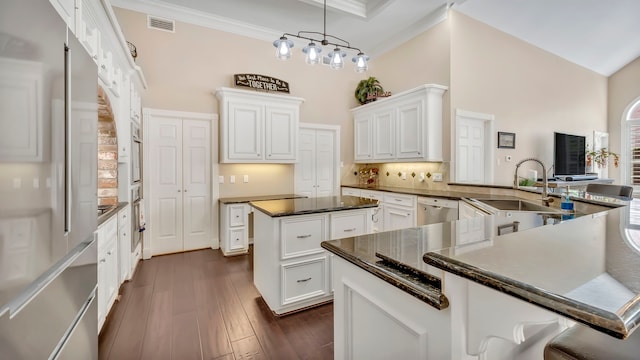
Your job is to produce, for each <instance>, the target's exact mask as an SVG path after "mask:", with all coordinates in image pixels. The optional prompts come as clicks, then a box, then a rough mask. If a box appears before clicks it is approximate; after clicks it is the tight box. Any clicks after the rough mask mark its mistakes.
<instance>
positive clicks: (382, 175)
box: [343, 162, 449, 190]
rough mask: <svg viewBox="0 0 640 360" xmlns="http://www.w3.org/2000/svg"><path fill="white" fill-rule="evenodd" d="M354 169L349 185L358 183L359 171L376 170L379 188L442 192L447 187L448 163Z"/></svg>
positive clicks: (363, 166)
mask: <svg viewBox="0 0 640 360" xmlns="http://www.w3.org/2000/svg"><path fill="white" fill-rule="evenodd" d="M354 167H355V169H354V170H353V172H352V175H351V176H350V177H351V179H350V180H352V181H350V182H349V183H351V184H358V183H359V179H360V175H359V174H356V173H358V172H359V170H361V169H371V168H377V169H378V180H377V183H378V185H379V186H393V187H404V188H412V189H433V190H444V189H447V187H448V186H447V183H448V181H449V163H448V162H442V163H440V162H438V163H435V162H419V163H382V164H356V165H355V166H354ZM421 173H422V174H424V179H421V176H420V175H421ZM434 174H435V175H434ZM437 174H440V175H441V177H442V181H435V180H436V178H437ZM343 179H344V177H343Z"/></svg>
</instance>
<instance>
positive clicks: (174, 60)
mask: <svg viewBox="0 0 640 360" xmlns="http://www.w3.org/2000/svg"><path fill="white" fill-rule="evenodd" d="M114 11H115V13H116V15H117V17H118V21H119V23H120V26H121V28H122V31H123V33H124V34H125V38H126V39H127V40H128V41H130V42H132V43H134V44H135V46H136V47H137V50H138V58H137V59H136V63H137V64H138V65H140V66H141V67H142V70H143V72H144V75H145V77H146V79H147V82H148V85H149V89H147V90H146V91H145V92H144V93H143V94H142V103H143V106H144V107H149V108H156V109H168V110H180V111H192V112H205V113H218V103H217V100H216V98H215V96H214V95H213V92H214V91H215V89H217V88H220V87H229V86H231V85H232V80H233V74H236V73H256V74H263V75H269V76H273V77H276V78H279V79H282V80H284V81H288V82H289V86H290V89H291V95H292V96H297V97H302V98H304V99H305V102H304V104H303V105H302V107H301V118H300V121H302V122H306V123H321V124H330V125H340V126H341V129H340V130H341V148H342V149H343V151H342V154H341V156H342V161H344V163H345V167H344V168H343V172H344V173H345V174H348V173H349V172H350V171H351V168H352V165H351V164H352V163H353V145H352V139H353V124H352V120H351V118H350V113H349V111H348V110H349V109H350V108H353V107H355V106H357V105H358V104H357V102H356V100H355V98H354V95H353V93H354V90H355V87H356V85H357V83H358V81H360V80H361V79H363V78H365V77H367V76H368V75H366V74H365V75H363V74H357V73H355V72H354V71H353V66H351V65H352V64H351V63H350V61H351V60H350V58H349V64H347V65H346V66H345V68H344V69H343V70H341V71H334V70H331V69H329V68H328V67H326V66H309V65H307V64H305V62H304V58H303V54H302V51H301V49H299V48H294V53H293V57H292V59H291V60H289V61H287V62H283V61H279V60H277V59H276V58H275V56H274V52H275V48H274V47H273V46H272V45H271V43H270V42H266V41H261V40H255V39H251V38H247V37H243V36H239V35H234V34H230V33H226V32H222V31H217V30H213V29H209V28H204V27H200V26H196V25H190V24H185V23H181V22H177V23H176V32H175V33H168V32H163V31H158V30H151V29H148V28H147V26H146V14H143V13H139V12H134V11H129V10H125V9H121V8H115V9H114ZM223 51H231V52H230V55H228V56H223ZM373 67H374V66H372V68H373ZM372 70H373V69H372ZM370 73H371V71H370ZM214 146H217V141H216V142H215V143H214ZM345 149H346V150H345ZM244 174H247V175H249V176H250V177H249V183H248V184H243V183H242V181H241V175H244ZM219 175H223V176H225V184H222V185H221V186H220V196H221V197H227V196H244V195H256V194H267V193H269V194H272V193H291V192H293V165H285V166H282V165H277V166H274V167H272V168H269V167H265V166H254V165H224V164H221V165H220V166H219ZM229 175H236V177H240V179H239V180H240V181H236V184H235V185H231V184H229V183H228V177H229Z"/></svg>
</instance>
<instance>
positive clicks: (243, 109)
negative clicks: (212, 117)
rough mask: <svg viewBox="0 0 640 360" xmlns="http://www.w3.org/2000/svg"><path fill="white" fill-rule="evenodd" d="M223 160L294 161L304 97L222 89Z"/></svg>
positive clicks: (255, 161)
mask: <svg viewBox="0 0 640 360" xmlns="http://www.w3.org/2000/svg"><path fill="white" fill-rule="evenodd" d="M216 96H217V97H218V100H219V107H220V109H221V112H220V115H221V119H220V124H221V126H220V144H221V146H220V149H221V152H222V154H221V157H220V162H222V163H294V162H295V161H296V156H297V151H298V149H297V146H298V142H297V133H298V122H299V117H300V104H301V103H302V102H303V99H301V98H296V97H292V96H284V95H278V94H270V93H256V92H253V91H246V90H238V89H231V88H221V89H218V91H217V92H216Z"/></svg>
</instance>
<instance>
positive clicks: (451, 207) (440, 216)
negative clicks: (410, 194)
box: [417, 197, 458, 226]
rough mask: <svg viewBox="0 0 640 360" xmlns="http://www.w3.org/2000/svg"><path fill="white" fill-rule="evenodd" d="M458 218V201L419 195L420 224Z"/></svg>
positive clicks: (418, 216)
mask: <svg viewBox="0 0 640 360" xmlns="http://www.w3.org/2000/svg"><path fill="white" fill-rule="evenodd" d="M453 220H458V201H456V200H449V199H440V198H430V197H418V214H417V223H418V226H422V225H429V224H437V223H441V222H446V221H453Z"/></svg>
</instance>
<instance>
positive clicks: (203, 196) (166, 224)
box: [145, 111, 212, 255]
mask: <svg viewBox="0 0 640 360" xmlns="http://www.w3.org/2000/svg"><path fill="white" fill-rule="evenodd" d="M189 114H190V113H186V114H182V113H177V114H174V115H172V113H171V112H162V111H159V113H156V114H148V116H146V117H145V121H147V120H148V121H149V123H148V129H149V130H150V131H149V136H147V137H146V140H147V141H150V146H149V150H150V152H149V153H150V154H149V161H150V163H149V164H148V165H149V166H148V167H146V168H147V169H148V170H149V172H150V174H149V175H146V174H145V175H146V176H145V181H148V182H150V194H149V195H150V201H149V203H150V205H151V209H150V210H151V212H150V219H149V221H148V223H149V224H148V228H149V230H150V235H151V239H150V241H151V243H150V244H148V245H150V246H151V254H152V255H159V254H167V253H173V252H180V251H187V250H194V249H202V248H206V247H211V246H212V239H211V201H212V200H211V120H210V119H209V120H208V119H204V120H203V119H198V118H194V117H196V115H197V114H191V115H189ZM145 115H147V114H145ZM145 241H146V239H145ZM145 247H146V246H145Z"/></svg>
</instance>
